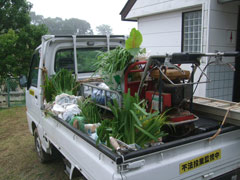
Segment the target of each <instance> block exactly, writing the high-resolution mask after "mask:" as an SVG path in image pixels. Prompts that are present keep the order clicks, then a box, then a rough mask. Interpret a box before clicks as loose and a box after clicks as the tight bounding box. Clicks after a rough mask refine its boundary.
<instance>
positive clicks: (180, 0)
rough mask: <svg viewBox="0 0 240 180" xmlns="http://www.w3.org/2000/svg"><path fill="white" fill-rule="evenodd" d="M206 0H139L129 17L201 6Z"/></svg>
mask: <svg viewBox="0 0 240 180" xmlns="http://www.w3.org/2000/svg"><path fill="white" fill-rule="evenodd" d="M205 1H206V0H137V1H136V3H135V4H134V6H133V7H132V9H131V11H130V12H129V13H128V15H127V17H126V18H127V19H133V18H138V17H143V16H149V15H154V14H159V13H165V12H169V11H176V10H179V9H184V8H186V7H187V8H189V7H195V6H197V5H199V6H201V4H202V3H203V2H205Z"/></svg>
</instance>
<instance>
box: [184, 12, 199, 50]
mask: <svg viewBox="0 0 240 180" xmlns="http://www.w3.org/2000/svg"><path fill="white" fill-rule="evenodd" d="M201 27H202V11H201V10H200V11H194V12H186V13H183V32H182V33H183V34H182V36H183V38H182V39H183V40H182V51H183V52H200V51H201Z"/></svg>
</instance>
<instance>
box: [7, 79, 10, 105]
mask: <svg viewBox="0 0 240 180" xmlns="http://www.w3.org/2000/svg"><path fill="white" fill-rule="evenodd" d="M7 96H8V98H7V101H8V107H10V106H11V105H10V85H9V79H8V78H7Z"/></svg>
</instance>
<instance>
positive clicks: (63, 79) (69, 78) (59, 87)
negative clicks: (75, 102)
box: [43, 69, 79, 102]
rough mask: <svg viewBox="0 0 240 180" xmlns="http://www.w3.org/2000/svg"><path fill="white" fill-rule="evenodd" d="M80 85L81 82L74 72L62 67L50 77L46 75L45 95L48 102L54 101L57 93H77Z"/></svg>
mask: <svg viewBox="0 0 240 180" xmlns="http://www.w3.org/2000/svg"><path fill="white" fill-rule="evenodd" d="M78 86H79V84H78V83H77V82H76V79H75V77H74V76H73V75H72V72H71V71H68V70H66V69H61V70H60V71H59V72H58V73H57V74H55V75H53V76H52V77H50V78H49V77H48V76H47V75H46V77H45V81H44V84H43V89H44V96H45V98H46V101H47V102H51V101H54V99H55V97H56V96H57V95H59V94H62V93H66V94H69V95H76V94H77V87H78Z"/></svg>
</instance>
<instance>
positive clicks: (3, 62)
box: [0, 0, 47, 80]
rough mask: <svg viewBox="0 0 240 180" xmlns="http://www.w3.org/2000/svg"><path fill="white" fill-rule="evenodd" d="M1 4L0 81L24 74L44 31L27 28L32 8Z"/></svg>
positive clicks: (14, 0)
mask: <svg viewBox="0 0 240 180" xmlns="http://www.w3.org/2000/svg"><path fill="white" fill-rule="evenodd" d="M0 4H1V6H0V7H2V8H0V19H1V20H0V22H1V24H0V32H1V33H0V80H1V79H4V78H6V77H16V76H19V75H21V74H27V72H28V69H29V65H30V62H31V56H32V53H33V51H34V49H35V48H36V47H37V46H38V45H39V44H40V42H41V36H42V35H43V34H46V33H47V28H46V27H45V25H38V26H36V25H32V24H30V16H29V11H30V8H31V4H29V3H27V2H26V1H25V0H4V1H3V0H2V1H1V2H0ZM2 22H3V23H2Z"/></svg>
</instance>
